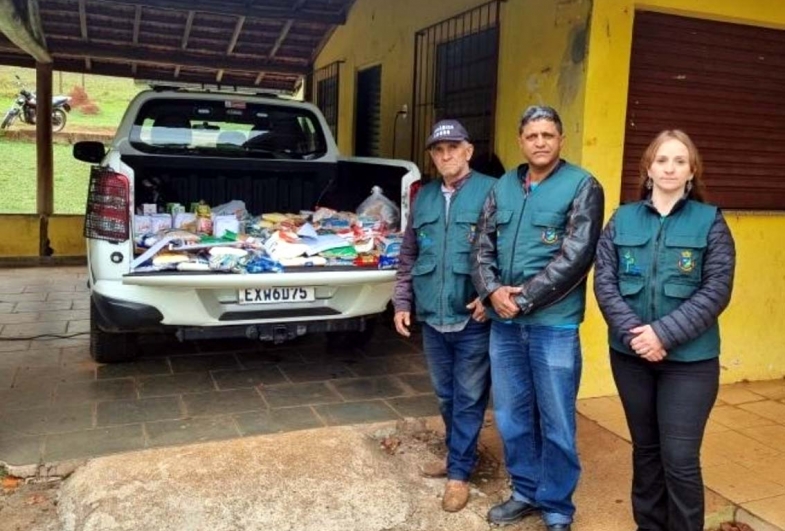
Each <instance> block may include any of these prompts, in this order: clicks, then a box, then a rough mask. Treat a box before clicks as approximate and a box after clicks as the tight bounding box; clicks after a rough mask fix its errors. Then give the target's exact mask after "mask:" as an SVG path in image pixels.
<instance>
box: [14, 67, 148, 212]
mask: <svg viewBox="0 0 785 531" xmlns="http://www.w3.org/2000/svg"><path fill="white" fill-rule="evenodd" d="M14 74H18V75H19V77H20V78H21V79H22V83H23V84H24V85H25V86H26V87H27V89H28V90H34V89H35V70H32V69H29V68H16V67H9V66H0V119H1V118H2V116H3V115H5V111H6V110H7V109H8V108H10V107H11V106H12V105H13V102H14V98H15V96H16V94H17V92H18V90H19V89H18V86H17V85H16V80H15V78H14ZM75 86H81V87H83V88H84V89H85V91H86V92H87V96H88V98H89V99H90V100H91V101H93V102H95V104H96V105H97V106H98V108H99V109H100V111H99V112H98V114H95V115H87V114H84V113H82V112H80V111H79V109H73V110H72V111H71V113H70V114H69V116H68V123H67V124H66V126H65V130H64V131H65V132H68V131H74V130H85V131H88V130H90V129H100V130H103V131H106V130H107V129H114V128H116V127H117V126H118V125H119V124H120V120H121V119H122V117H123V113H124V112H125V109H126V107H127V106H128V102H129V101H130V100H131V98H133V97H134V96H135V95H136V94H137V93H138V92H139V91H140V90H142V89H143V88H145V87H144V86H142V85H136V84H134V81H133V80H132V79H127V78H113V77H106V76H90V75H85V76H82V75H81V74H71V73H63V72H55V73H54V74H53V76H52V91H53V92H54V94H55V95H59V94H64V95H69V94H70V93H71V91H72V90H73V88H74V87H75ZM22 128H26V129H32V127H31V126H27V125H24V124H20V123H19V122H16V123H15V124H14V125H12V126H11V130H18V129H22ZM53 150H54V194H55V197H54V201H55V213H57V214H83V213H84V207H85V199H86V197H87V182H88V179H89V175H90V166H89V165H88V164H86V163H84V162H79V161H77V160H76V159H74V158H73V156H72V155H71V146H70V145H63V144H55V145H54V146H53ZM0 154H2V157H0V214H30V213H34V212H35V211H36V155H35V143H34V140H28V141H27V142H24V141H9V140H5V139H3V138H2V136H0Z"/></svg>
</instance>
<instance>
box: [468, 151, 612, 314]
mask: <svg viewBox="0 0 785 531" xmlns="http://www.w3.org/2000/svg"><path fill="white" fill-rule="evenodd" d="M557 169H558V167H557ZM526 170H527V166H526V165H521V166H520V167H519V168H518V176H519V177H520V178H521V186H524V179H523V177H524V176H525V174H526ZM554 171H555V170H554ZM546 178H548V179H549V178H550V175H549V176H548V177H546ZM604 209H605V195H604V194H603V191H602V186H601V185H600V183H599V182H598V181H597V180H596V179H595V178H594V177H591V178H589V179H587V180H586V181H585V182H584V183H583V184H582V185H581V187H580V188H579V189H578V191H577V193H576V195H575V198H574V200H573V202H572V207H571V208H570V210H569V213H568V219H567V230H566V232H565V236H564V239H563V242H562V246H561V251H560V252H559V253H558V254H557V255H556V256H555V258H553V260H551V261H550V263H548V265H547V266H546V267H545V268H544V269H543V270H542V271H540V272H539V273H537V274H536V275H534V276H533V277H531V278H529V279H528V280H526V282H525V283H524V284H523V285H522V286H520V287H522V288H523V290H522V291H521V293H520V294H519V295H517V296H516V297H515V302H516V303H517V304H518V306H519V307H520V309H521V313H522V314H524V315H525V314H529V313H532V312H534V311H536V310H537V309H538V308H544V307H546V306H549V305H551V304H553V303H555V302H558V301H559V300H560V299H562V298H563V297H564V296H565V295H567V294H568V293H570V292H571V291H572V290H573V289H575V288H576V287H577V286H579V285H580V284H581V283H582V282H584V281H585V280H586V275H587V274H588V272H589V269H590V268H591V265H592V261H593V260H594V252H595V248H596V246H597V240H598V239H599V237H600V233H601V232H602V222H603V214H604ZM471 260H472V281H473V282H474V286H475V288H477V292H478V293H479V296H480V298H481V299H482V300H483V301H485V303H486V304H489V303H490V301H489V300H488V297H489V296H490V295H491V293H493V292H494V291H496V290H497V289H499V288H500V287H502V285H503V284H502V282H501V279H500V278H501V277H500V274H499V267H498V265H497V264H496V195H495V189H494V190H491V193H490V194H488V197H487V199H486V200H485V204H484V206H483V209H482V213H481V214H480V219H479V220H478V221H477V234H476V239H475V242H474V247H473V249H472V257H471Z"/></svg>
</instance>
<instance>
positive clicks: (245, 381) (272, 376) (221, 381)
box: [213, 366, 286, 390]
mask: <svg viewBox="0 0 785 531" xmlns="http://www.w3.org/2000/svg"><path fill="white" fill-rule="evenodd" d="M213 379H214V380H215V383H216V384H217V385H218V389H221V390H226V389H242V388H246V387H256V386H257V385H275V384H280V383H285V382H286V378H285V377H284V375H283V373H282V372H281V371H279V370H278V367H275V366H268V367H261V368H259V369H247V370H240V371H213Z"/></svg>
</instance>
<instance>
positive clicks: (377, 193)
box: [357, 186, 401, 230]
mask: <svg viewBox="0 0 785 531" xmlns="http://www.w3.org/2000/svg"><path fill="white" fill-rule="evenodd" d="M357 215H358V216H361V217H375V218H379V220H381V221H383V222H384V223H385V224H386V225H387V229H388V230H398V225H399V223H400V221H401V210H400V209H399V208H398V205H396V204H395V203H394V202H393V201H391V200H390V199H389V198H387V197H386V196H385V195H384V193H383V192H382V189H381V188H380V187H378V186H374V187H373V188H371V195H369V196H368V197H367V198H366V199H365V200H364V201H363V202H362V203H360V206H359V207H357Z"/></svg>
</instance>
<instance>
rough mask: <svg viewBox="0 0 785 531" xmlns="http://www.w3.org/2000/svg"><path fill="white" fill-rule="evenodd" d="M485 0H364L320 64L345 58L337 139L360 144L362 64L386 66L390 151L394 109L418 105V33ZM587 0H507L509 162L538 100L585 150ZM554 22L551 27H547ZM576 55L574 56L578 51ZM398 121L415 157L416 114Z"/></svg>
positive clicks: (502, 71) (502, 151) (385, 146)
mask: <svg viewBox="0 0 785 531" xmlns="http://www.w3.org/2000/svg"><path fill="white" fill-rule="evenodd" d="M485 3H486V1H485V0H451V1H450V2H422V1H421V0H396V1H395V2H390V1H389V0H359V1H358V2H357V3H356V4H355V5H354V7H353V8H352V10H351V11H350V13H349V17H348V20H347V23H346V25H345V26H342V27H340V28H338V29H337V30H336V32H335V33H334V34H333V36H332V38H331V39H330V40H329V42H328V43H327V45H326V46H325V48H324V50H323V51H322V53H321V54H320V55H319V57H318V59H317V62H316V68H321V67H323V66H326V65H328V64H330V63H332V62H334V61H344V63H343V64H342V65H341V78H340V99H339V110H340V118H339V124H338V146H339V149H340V150H341V152H342V153H346V154H351V153H352V151H353V147H354V136H353V134H354V132H353V129H354V105H355V80H356V75H357V71H358V70H362V69H364V68H367V67H369V66H374V65H379V64H381V65H382V97H381V109H382V110H381V118H382V123H381V152H382V153H383V154H385V155H386V156H391V155H392V129H393V120H394V118H395V114H396V112H397V111H398V110H399V109H400V108H401V106H402V105H403V104H406V105H408V106H409V109H410V111H411V109H412V104H413V100H414V97H413V94H412V84H413V76H414V65H413V62H414V33H415V32H416V31H417V30H420V29H423V28H426V27H428V26H430V25H433V24H436V23H438V22H441V21H443V20H445V19H448V18H450V17H452V16H455V15H457V14H459V13H462V12H464V11H466V10H468V9H470V8H472V7H476V6H479V5H482V4H485ZM589 10H590V1H589V0H560V1H559V2H555V1H554V0H509V1H507V2H504V3H502V5H501V17H500V32H501V33H500V35H501V37H500V40H501V43H500V56H499V78H498V85H499V88H498V92H497V104H496V120H497V127H496V131H497V135H496V136H497V138H496V151H497V154H498V155H499V157H500V158H501V159H502V161H503V162H504V164H505V165H513V164H517V163H518V162H519V161H520V153H519V150H518V147H517V143H516V140H515V137H516V130H517V124H518V118H519V117H520V114H521V111H522V110H523V109H524V108H525V107H526V106H528V105H531V104H533V103H544V104H549V105H553V106H555V107H557V108H558V110H559V111H560V113H561V114H562V118H563V119H564V121H565V129H566V131H567V134H568V138H570V139H574V142H570V141H569V140H568V144H567V147H566V150H567V151H566V154H567V156H569V157H572V158H573V160H577V158H578V157H579V156H580V138H581V134H580V133H581V126H580V124H581V120H582V118H583V89H584V66H583V61H584V54H583V50H584V48H585V46H583V44H582V43H584V38H585V30H586V25H587V21H588V17H589ZM543 28H548V30H549V31H547V32H544V31H542V29H543ZM573 56H574V58H573ZM409 116H410V118H409V119H408V120H407V121H406V122H403V121H399V124H398V135H397V140H396V156H397V157H399V158H409V157H410V156H411V153H410V150H411V149H410V148H411V114H410V115H409Z"/></svg>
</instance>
